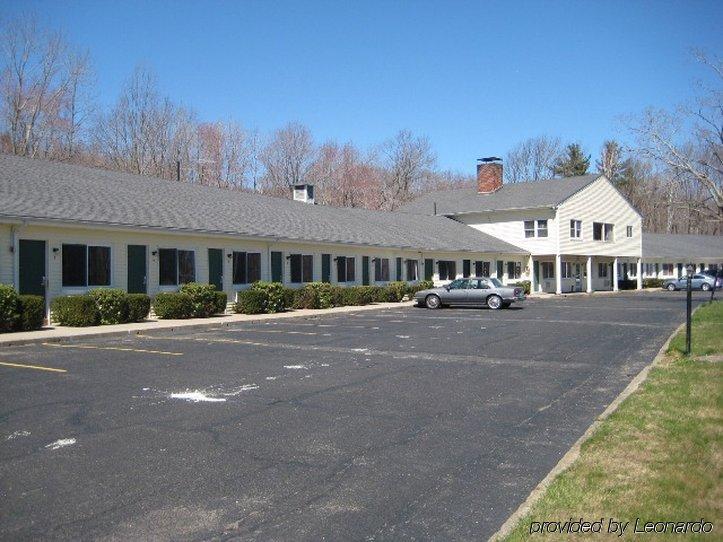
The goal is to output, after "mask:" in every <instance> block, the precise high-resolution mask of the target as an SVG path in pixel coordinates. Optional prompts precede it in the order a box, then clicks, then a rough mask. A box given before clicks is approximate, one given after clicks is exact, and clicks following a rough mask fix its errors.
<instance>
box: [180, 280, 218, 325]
mask: <svg viewBox="0 0 723 542" xmlns="http://www.w3.org/2000/svg"><path fill="white" fill-rule="evenodd" d="M178 291H179V292H180V293H182V294H186V295H187V296H189V297H190V298H191V303H192V304H193V310H192V312H191V316H192V317H193V318H207V317H209V316H211V315H212V314H214V312H216V287H215V286H214V285H213V284H201V283H200V282H188V283H186V284H182V285H181V287H180V288H179V289H178Z"/></svg>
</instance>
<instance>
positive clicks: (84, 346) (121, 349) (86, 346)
mask: <svg viewBox="0 0 723 542" xmlns="http://www.w3.org/2000/svg"><path fill="white" fill-rule="evenodd" d="M43 346H52V347H53V348H79V349H81V350H117V351H119V352H138V353H139V354H159V355H161V356H182V355H183V352H168V351H166V350H146V349H144V348H129V347H124V346H96V345H94V344H58V343H43Z"/></svg>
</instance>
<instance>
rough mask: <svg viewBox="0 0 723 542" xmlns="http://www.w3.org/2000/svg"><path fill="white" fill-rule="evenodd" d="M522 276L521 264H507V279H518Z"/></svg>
mask: <svg viewBox="0 0 723 542" xmlns="http://www.w3.org/2000/svg"><path fill="white" fill-rule="evenodd" d="M521 276H522V263H520V262H507V278H508V279H519V278H520V277H521Z"/></svg>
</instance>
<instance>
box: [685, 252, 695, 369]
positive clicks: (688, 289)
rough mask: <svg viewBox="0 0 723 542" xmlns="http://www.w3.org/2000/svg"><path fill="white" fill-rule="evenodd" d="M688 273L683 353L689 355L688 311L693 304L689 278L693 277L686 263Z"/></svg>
mask: <svg viewBox="0 0 723 542" xmlns="http://www.w3.org/2000/svg"><path fill="white" fill-rule="evenodd" d="M687 271H688V273H687V275H686V276H685V279H686V280H685V284H686V301H685V355H686V356H689V355H690V333H691V321H690V320H691V318H690V313H691V310H692V306H693V296H692V292H693V288H692V282H691V279H692V278H693V273H692V266H691V265H688V269H687Z"/></svg>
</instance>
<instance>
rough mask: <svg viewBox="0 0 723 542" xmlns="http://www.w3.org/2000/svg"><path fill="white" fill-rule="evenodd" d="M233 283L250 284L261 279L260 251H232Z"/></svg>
mask: <svg viewBox="0 0 723 542" xmlns="http://www.w3.org/2000/svg"><path fill="white" fill-rule="evenodd" d="M232 258H233V270H232V273H233V283H234V284H251V283H254V282H256V281H258V280H261V253H259V252H234V253H233V256H232Z"/></svg>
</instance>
